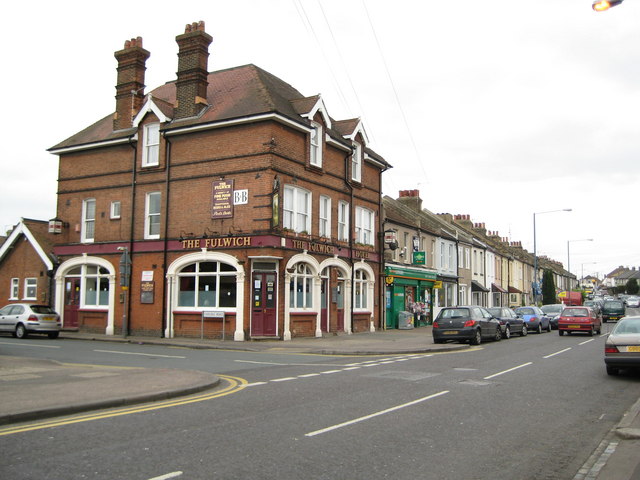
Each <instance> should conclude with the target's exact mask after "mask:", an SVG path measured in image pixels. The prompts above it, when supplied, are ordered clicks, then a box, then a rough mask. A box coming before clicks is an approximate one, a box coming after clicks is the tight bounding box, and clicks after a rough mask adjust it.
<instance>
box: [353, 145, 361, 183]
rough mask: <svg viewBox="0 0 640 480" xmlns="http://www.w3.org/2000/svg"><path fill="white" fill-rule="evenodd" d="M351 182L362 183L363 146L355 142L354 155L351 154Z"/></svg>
mask: <svg viewBox="0 0 640 480" xmlns="http://www.w3.org/2000/svg"><path fill="white" fill-rule="evenodd" d="M351 180H354V181H356V182H361V181H362V145H360V144H359V143H358V142H353V153H352V154H351Z"/></svg>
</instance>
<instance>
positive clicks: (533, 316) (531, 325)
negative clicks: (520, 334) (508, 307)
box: [514, 306, 551, 333]
mask: <svg viewBox="0 0 640 480" xmlns="http://www.w3.org/2000/svg"><path fill="white" fill-rule="evenodd" d="M514 311H515V312H516V315H518V316H519V317H521V318H522V319H523V320H524V323H525V325H526V326H527V330H529V331H530V332H536V333H542V332H543V331H547V332H550V331H551V323H550V322H549V317H547V316H546V315H545V314H544V312H543V311H542V310H540V308H539V307H535V306H530V307H518V308H516V309H515V310H514Z"/></svg>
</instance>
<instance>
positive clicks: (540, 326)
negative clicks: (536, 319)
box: [536, 323, 542, 334]
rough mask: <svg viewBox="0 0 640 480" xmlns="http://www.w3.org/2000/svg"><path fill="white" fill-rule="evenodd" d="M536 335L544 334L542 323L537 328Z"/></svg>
mask: <svg viewBox="0 0 640 480" xmlns="http://www.w3.org/2000/svg"><path fill="white" fill-rule="evenodd" d="M536 333H537V334H540V333H542V324H540V323H539V324H538V328H536Z"/></svg>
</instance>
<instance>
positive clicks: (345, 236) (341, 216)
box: [338, 200, 349, 242]
mask: <svg viewBox="0 0 640 480" xmlns="http://www.w3.org/2000/svg"><path fill="white" fill-rule="evenodd" d="M338 240H339V241H341V242H348V241H349V203H348V202H345V201H343V200H340V201H339V202H338Z"/></svg>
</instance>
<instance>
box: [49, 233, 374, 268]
mask: <svg viewBox="0 0 640 480" xmlns="http://www.w3.org/2000/svg"><path fill="white" fill-rule="evenodd" d="M234 237H251V245H247V246H238V247H228V248H215V249H209V251H215V250H218V251H225V250H237V249H252V248H261V247H270V248H286V249H289V250H297V251H299V252H302V251H303V250H304V249H303V248H297V247H296V246H294V245H295V244H296V243H297V242H300V241H303V242H306V243H307V244H311V243H313V244H314V245H325V243H324V242H314V241H311V240H306V239H305V240H297V239H294V238H288V237H285V244H284V247H282V238H283V237H279V236H275V235H256V236H251V235H238V236H234ZM211 238H228V237H211ZM189 240H192V239H189ZM326 245H328V246H331V247H333V249H334V252H335V254H337V255H338V257H342V258H350V257H351V252H350V251H349V248H348V247H346V246H341V245H335V244H331V243H326ZM130 246H131V245H130V244H129V243H128V242H113V243H85V244H73V245H58V246H56V247H54V249H53V251H54V253H55V254H56V255H57V256H78V255H82V254H85V253H86V254H87V255H107V254H114V253H119V252H118V247H127V248H129V247H130ZM164 247H165V242H164V241H163V240H154V241H140V242H134V243H133V245H132V247H131V248H132V252H133V253H152V252H162V251H164ZM166 248H167V251H171V252H179V251H183V252H185V253H188V252H197V251H200V250H201V249H202V248H198V247H195V248H184V247H183V242H181V241H179V240H170V241H168V242H167V243H166ZM355 251H358V249H354V252H355ZM307 252H308V253H312V254H320V255H326V256H333V255H332V254H328V253H323V252H318V251H313V249H312V250H307ZM366 254H367V257H366V258H365V259H364V260H365V261H371V262H378V261H379V258H380V256H379V254H378V253H376V252H374V251H366ZM354 259H355V260H358V258H356V257H354Z"/></svg>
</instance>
